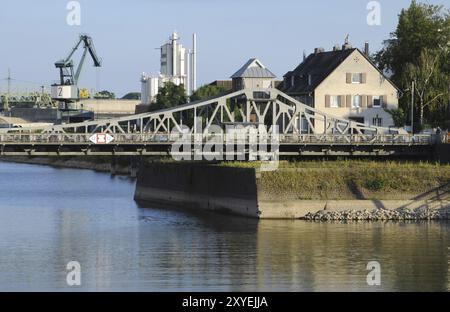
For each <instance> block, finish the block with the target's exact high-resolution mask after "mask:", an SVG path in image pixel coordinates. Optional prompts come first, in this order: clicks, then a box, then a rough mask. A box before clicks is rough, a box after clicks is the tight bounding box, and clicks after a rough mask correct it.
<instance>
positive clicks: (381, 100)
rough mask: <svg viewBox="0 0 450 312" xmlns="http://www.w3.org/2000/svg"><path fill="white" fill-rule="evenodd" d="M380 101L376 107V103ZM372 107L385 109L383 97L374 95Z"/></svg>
mask: <svg viewBox="0 0 450 312" xmlns="http://www.w3.org/2000/svg"><path fill="white" fill-rule="evenodd" d="M376 100H378V103H380V104H379V105H375V101H376ZM372 107H375V108H380V107H383V97H382V96H380V95H374V96H373V98H372Z"/></svg>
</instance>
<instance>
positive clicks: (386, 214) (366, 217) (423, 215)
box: [303, 208, 450, 222]
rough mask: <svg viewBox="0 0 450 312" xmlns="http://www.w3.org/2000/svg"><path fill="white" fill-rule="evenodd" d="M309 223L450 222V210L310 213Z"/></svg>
mask: <svg viewBox="0 0 450 312" xmlns="http://www.w3.org/2000/svg"><path fill="white" fill-rule="evenodd" d="M303 219H304V220H308V221H316V222H329V221H421V220H450V210H449V209H442V210H433V209H426V208H419V209H409V208H403V209H396V210H389V209H383V208H380V209H376V210H362V211H358V210H346V211H326V210H321V211H318V212H315V213H311V212H310V213H308V214H307V215H306V216H305V217H304V218H303Z"/></svg>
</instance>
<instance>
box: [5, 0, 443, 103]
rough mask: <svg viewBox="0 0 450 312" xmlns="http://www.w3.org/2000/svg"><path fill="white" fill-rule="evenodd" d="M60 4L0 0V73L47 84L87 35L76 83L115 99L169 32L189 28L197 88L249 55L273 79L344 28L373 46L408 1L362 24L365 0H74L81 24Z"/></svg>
mask: <svg viewBox="0 0 450 312" xmlns="http://www.w3.org/2000/svg"><path fill="white" fill-rule="evenodd" d="M446 1H448V0H440V1H428V2H429V3H434V4H445V3H446ZM68 2H69V1H66V0H39V1H32V0H28V1H26V0H2V1H1V7H0V38H1V43H0V79H2V78H5V77H6V76H7V70H8V68H10V69H11V72H12V76H13V78H15V79H18V80H22V81H30V82H33V83H35V85H37V84H44V85H50V84H51V83H52V82H53V81H56V80H57V79H58V73H57V71H56V69H55V68H54V65H53V64H54V62H55V61H56V60H58V59H60V58H62V57H64V56H65V55H66V54H67V53H68V52H69V50H70V49H71V47H72V46H73V45H74V43H75V41H76V40H77V36H78V34H79V33H81V32H85V33H88V34H90V35H91V36H92V37H93V39H94V43H95V46H96V49H97V53H98V54H99V56H100V57H101V58H102V60H103V67H102V68H101V69H99V70H96V69H94V68H92V66H91V65H92V62H91V61H90V60H89V62H88V63H87V66H86V68H85V70H84V72H83V73H82V77H81V79H80V83H79V85H80V86H81V87H87V88H89V89H91V88H99V89H108V90H111V91H114V92H115V93H116V94H117V95H119V96H122V95H123V94H125V93H126V92H129V91H139V90H140V83H139V77H140V74H141V73H142V72H147V73H153V72H154V73H156V72H158V71H159V51H158V50H156V49H155V48H157V47H159V46H160V45H161V44H162V43H164V42H165V41H166V40H167V39H168V37H169V35H170V33H171V32H172V31H174V30H177V31H178V33H179V34H180V36H181V41H182V43H183V44H185V45H186V46H188V47H190V46H191V34H192V33H193V32H196V33H197V35H198V80H199V84H200V85H201V84H204V83H208V82H210V81H213V80H216V79H227V78H228V77H229V76H230V75H231V74H233V73H234V71H236V70H237V69H238V68H239V67H240V66H241V65H242V64H243V63H245V62H246V61H247V60H248V59H249V58H250V57H258V58H259V59H260V60H261V61H262V62H263V63H264V64H265V65H266V66H267V67H268V68H270V69H271V70H272V71H273V72H274V73H275V74H276V75H278V77H279V78H280V77H282V76H283V74H284V73H285V72H287V71H288V70H291V69H293V68H294V67H295V66H297V65H298V63H300V62H301V60H302V55H303V51H306V53H307V54H309V53H311V52H312V51H313V49H314V47H325V48H326V49H331V48H332V47H333V45H335V44H336V43H340V44H342V43H343V41H344V38H345V36H346V35H347V34H350V42H351V43H352V44H353V45H354V46H355V47H360V48H362V47H363V45H364V42H365V41H366V40H368V41H369V42H370V44H371V50H372V51H373V50H377V49H379V48H380V47H381V42H382V41H383V39H386V38H387V37H388V36H389V33H390V32H392V31H393V30H394V29H395V26H396V23H397V16H398V13H399V12H400V10H401V9H402V8H405V7H407V6H408V5H409V3H410V0H395V1H392V0H380V1H379V3H380V4H381V25H380V26H369V25H368V24H367V19H366V17H367V14H368V13H369V11H368V10H367V4H368V3H369V1H368V0H341V1H329V0H314V1H310V0H309V1H306V0H278V1H274V0H270V1H269V0H228V1H223V0H222V1H221V0H128V1H119V0H80V1H79V2H80V4H81V25H80V26H69V25H68V24H67V23H66V16H67V14H68V11H67V9H66V5H67V3H68ZM79 58H80V54H77V55H76V56H75V61H76V62H77V63H78V60H79ZM23 84H24V85H25V83H23ZM32 86H33V85H32V84H29V87H30V88H32ZM4 88H5V82H4V80H0V89H1V90H4Z"/></svg>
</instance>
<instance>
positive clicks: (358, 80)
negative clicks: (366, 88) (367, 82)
mask: <svg viewBox="0 0 450 312" xmlns="http://www.w3.org/2000/svg"><path fill="white" fill-rule="evenodd" d="M362 81H363V74H361V73H357V74H352V83H362Z"/></svg>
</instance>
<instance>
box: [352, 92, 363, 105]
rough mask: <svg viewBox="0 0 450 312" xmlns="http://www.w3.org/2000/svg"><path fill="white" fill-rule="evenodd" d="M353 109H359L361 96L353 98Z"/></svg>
mask: <svg viewBox="0 0 450 312" xmlns="http://www.w3.org/2000/svg"><path fill="white" fill-rule="evenodd" d="M352 107H353V108H358V107H361V95H354V96H353V105H352Z"/></svg>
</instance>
